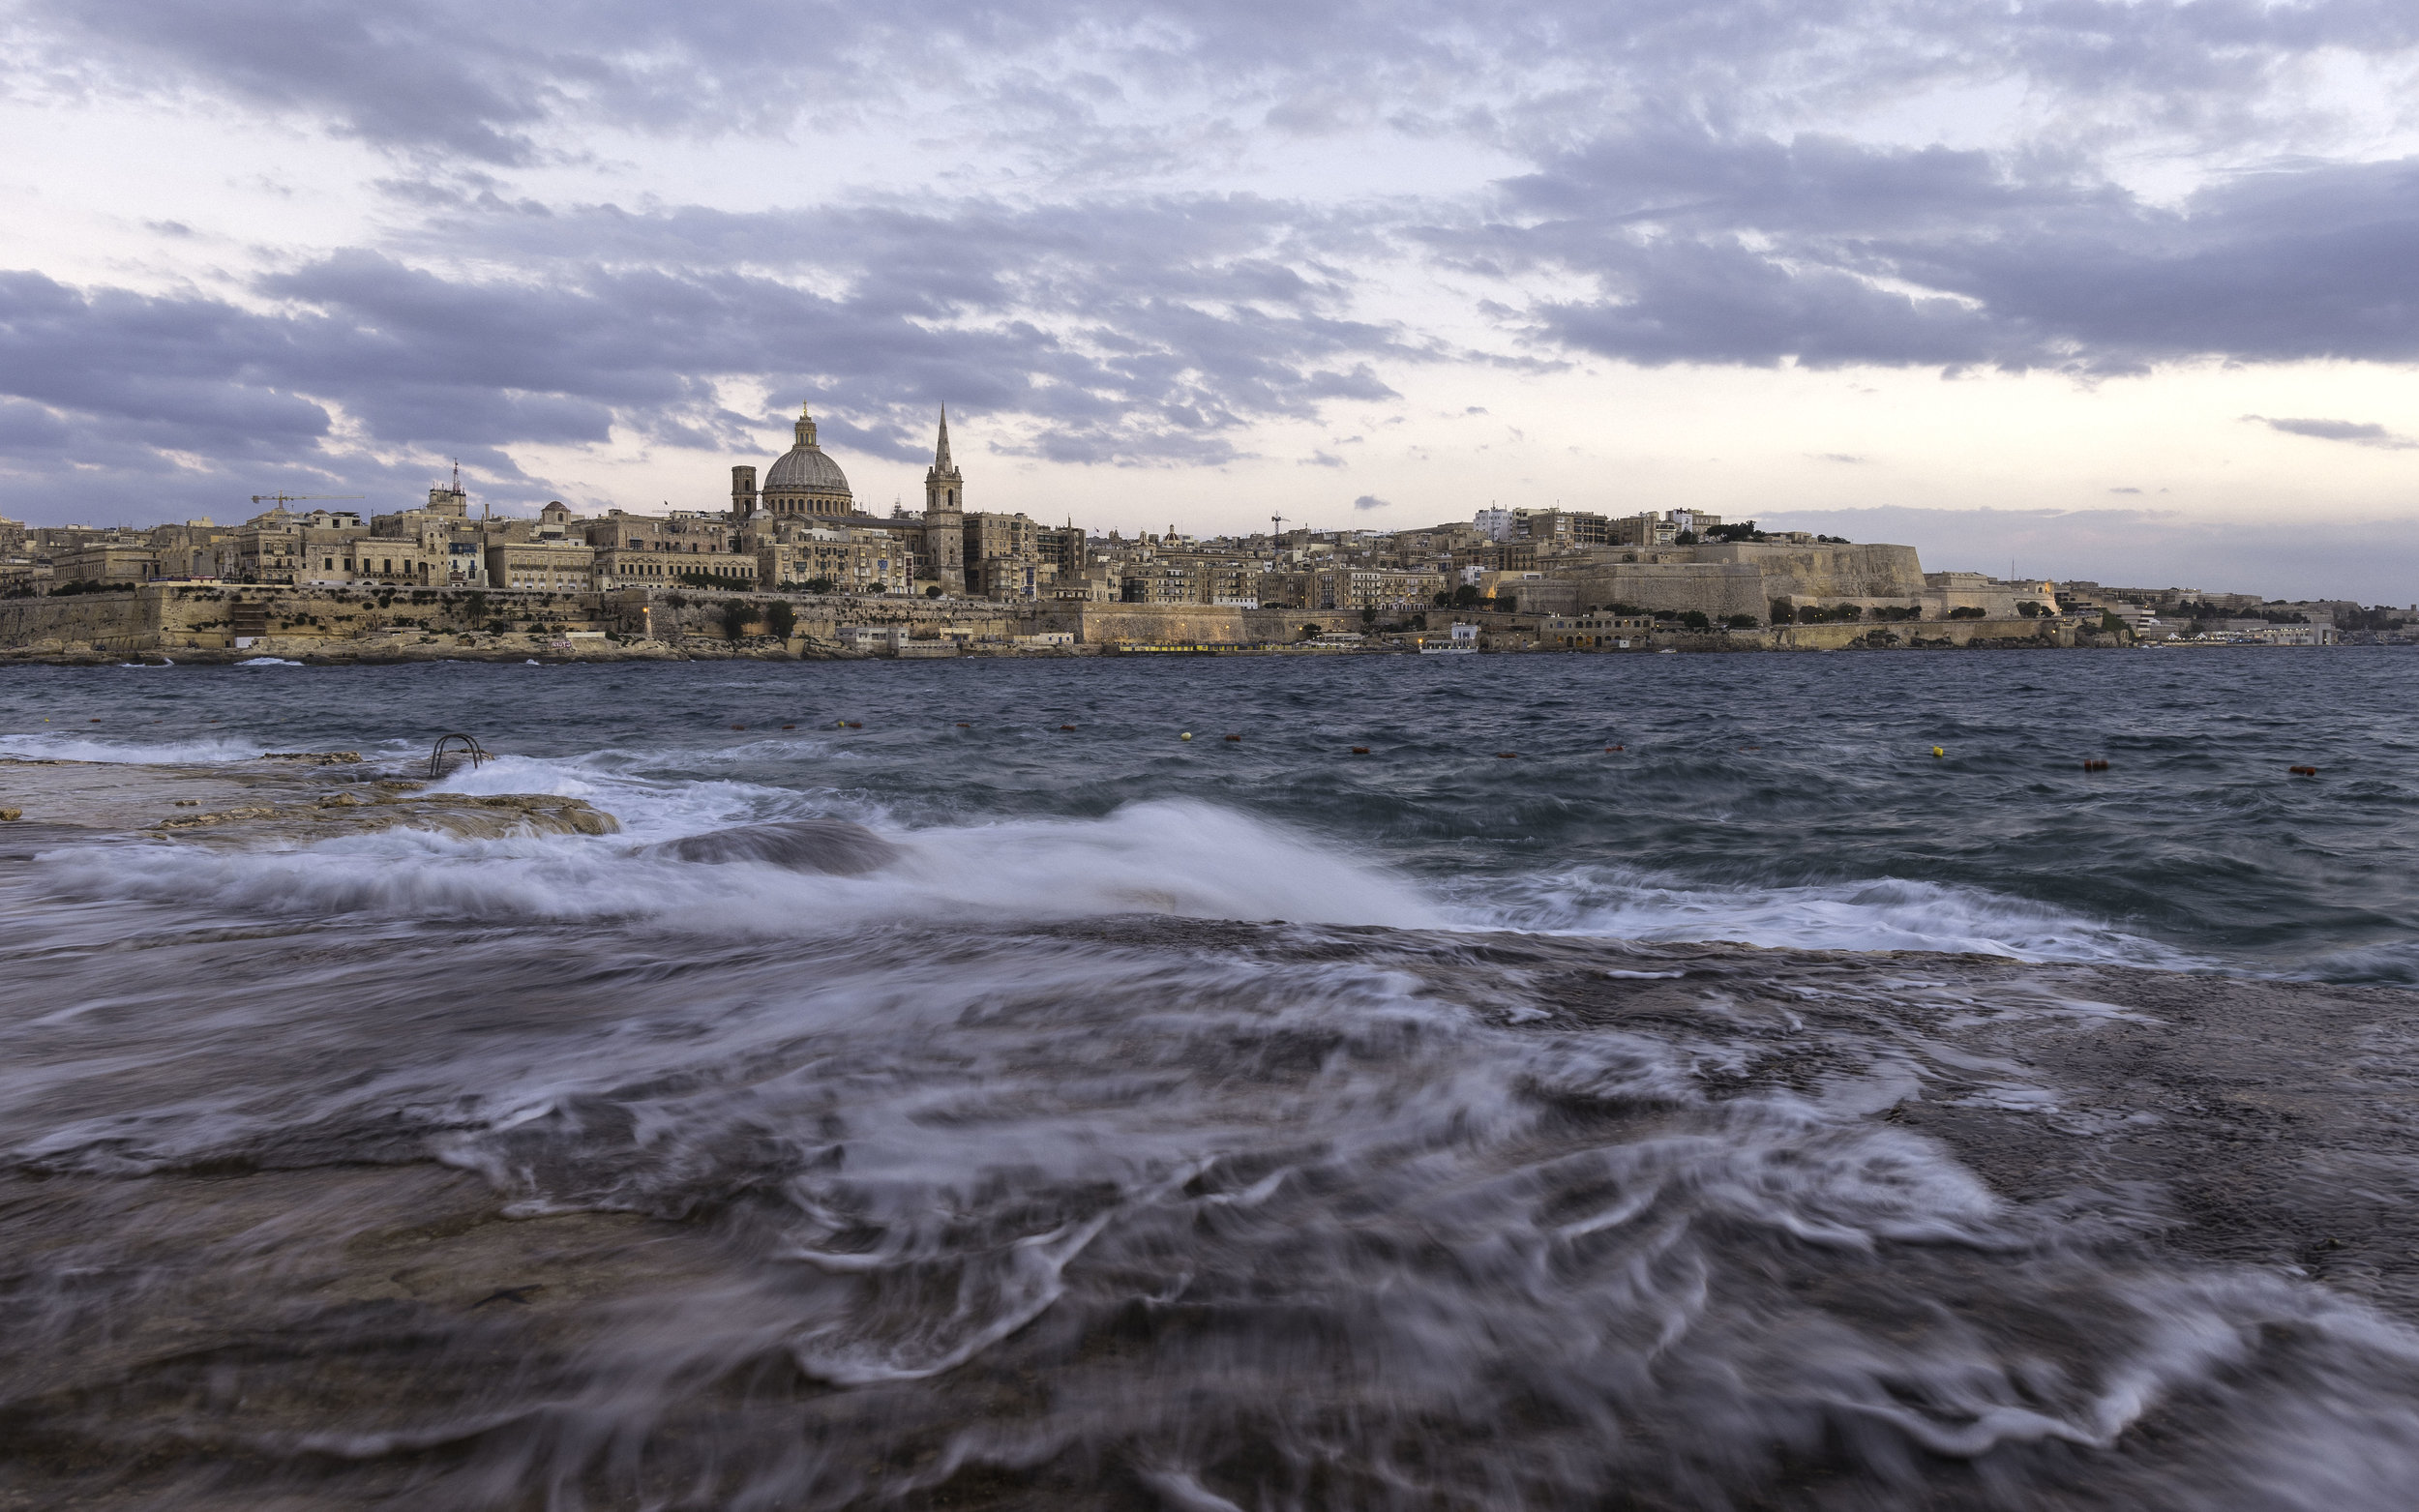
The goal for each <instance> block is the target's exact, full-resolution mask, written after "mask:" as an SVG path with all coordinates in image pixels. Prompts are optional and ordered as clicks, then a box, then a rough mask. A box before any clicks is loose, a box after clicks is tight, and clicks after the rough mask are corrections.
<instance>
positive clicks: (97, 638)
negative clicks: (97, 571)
mask: <svg viewBox="0 0 2419 1512" xmlns="http://www.w3.org/2000/svg"><path fill="white" fill-rule="evenodd" d="M159 641H160V601H159V596H158V595H157V594H156V593H147V592H145V591H144V590H141V589H136V590H135V591H134V592H132V593H77V594H71V595H69V596H68V597H66V598H55V599H54V598H35V599H0V650H12V651H26V652H31V653H35V654H39V655H46V656H62V655H72V654H75V652H78V651H84V650H91V651H100V652H124V651H149V650H152V649H154V648H156V647H157V646H158V645H159Z"/></svg>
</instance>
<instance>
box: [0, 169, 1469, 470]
mask: <svg viewBox="0 0 2419 1512" xmlns="http://www.w3.org/2000/svg"><path fill="white" fill-rule="evenodd" d="M1315 219H1316V218H1315V217H1313V216H1310V215H1308V214H1305V213H1303V212H1300V211H1299V209H1298V208H1297V207H1291V206H1284V205H1272V204H1266V203H1261V202H1258V201H1249V200H1242V199H1237V198H1232V197H1216V198H1202V199H1195V200H1162V201H1154V202H1150V203H1125V204H1118V205H1111V206H1105V207H1101V208H1099V209H1098V210H1097V211H1094V210H1092V209H1091V208H1090V207H1086V206H1061V207H1045V208H1042V209H1038V210H1022V211H1011V210H1007V209H1003V208H1001V207H999V206H996V205H991V204H988V203H968V204H958V205H949V204H940V203H936V204H928V205H926V206H924V207H922V208H919V209H917V210H914V211H908V210H904V209H900V208H898V207H892V206H859V207H855V208H853V209H851V208H847V207H839V208H834V209H833V210H831V211H829V212H827V213H825V214H822V215H820V216H815V217H801V216H797V215H788V214H784V215H767V216H754V217H748V216H729V215H719V214H709V213H705V212H699V211H685V212H676V213H667V214H662V215H653V216H635V215H629V214H625V213H622V212H619V211H612V210H608V209H591V210H573V211H566V212H564V213H562V214H557V215H552V216H549V217H543V218H529V217H525V216H523V215H521V214H519V213H517V212H515V211H513V210H511V209H510V208H505V209H488V210H482V209H479V208H477V207H475V206H474V207H472V208H469V209H458V210H456V211H453V212H449V213H448V215H447V216H446V217H445V218H443V219H441V220H440V221H438V222H432V229H431V233H430V236H431V238H432V240H441V241H442V242H443V243H444V244H445V245H446V246H448V247H449V248H452V249H453V250H455V251H457V252H460V251H463V250H470V251H475V252H479V253H481V254H482V255H483V257H485V258H486V259H489V260H490V261H491V262H492V263H493V264H502V265H509V266H511V267H512V268H513V270H514V271H513V274H512V275H511V276H509V277H482V276H477V275H468V274H440V273H437V272H433V271H431V270H430V269H428V268H425V267H417V266H413V265H412V264H410V263H407V262H405V261H403V260H402V259H401V258H400V257H398V256H395V255H391V254H389V253H387V252H375V251H369V250H363V249H353V250H348V251H344V252H337V253H334V254H332V255H329V256H325V257H322V258H319V259H317V260H315V261H312V262H309V263H305V264H302V265H300V266H296V267H293V268H289V269H287V270H286V271H284V272H281V273H277V274H274V275H270V276H267V277H264V278H262V279H261V280H259V281H258V284H257V287H258V291H259V292H260V293H262V294H264V295H266V296H269V297H271V298H273V299H274V300H276V301H277V302H278V304H279V306H280V307H281V308H280V309H279V310H277V311H273V312H267V313H263V312H261V311H254V310H247V309H244V308H241V307H238V306H236V305H233V304H230V303H228V302H225V301H222V300H215V299H211V298H208V297H204V296H199V295H184V296H175V297H166V296H162V297H144V296H136V295H133V294H128V293H124V292H121V291H114V290H108V289H102V290H97V291H81V290H76V289H72V288H69V287H67V286H65V285H63V284H60V283H58V282H54V281H52V280H49V279H47V278H45V277H43V276H42V275H40V274H32V273H26V274H15V275H5V276H0V393H5V394H12V395H15V397H16V398H17V399H19V400H24V401H27V402H29V403H32V404H36V405H40V406H43V407H44V409H45V411H46V412H48V413H49V414H51V415H52V416H54V417H62V418H63V421H74V422H75V423H76V424H79V425H85V426H89V427H105V428H107V429H108V430H110V431H111V432H112V433H113V434H114V436H115V440H114V442H113V444H112V445H110V446H108V447H105V448H103V447H96V448H95V451H96V452H98V453H109V454H115V455H118V456H120V457H123V456H124V454H125V453H126V451H127V449H128V448H129V447H135V448H142V449H147V452H148V455H149V457H150V461H148V462H145V463H143V464H141V465H135V464H134V463H128V464H127V465H128V466H129V467H131V468H132V469H133V470H132V471H130V472H128V473H127V474H126V476H127V478H128V479H130V480H134V479H137V478H139V477H142V476H147V470H148V469H150V468H151V467H153V466H154V465H155V464H161V460H162V459H164V458H167V457H168V456H169V455H170V454H172V453H184V454H191V455H194V456H200V457H206V458H214V459H219V460H238V459H252V460H269V459H282V460H290V461H293V462H296V463H298V464H301V465H311V466H337V467H340V468H341V467H343V466H347V465H350V463H349V462H346V461H345V460H343V456H342V454H343V452H344V451H345V448H346V446H347V445H349V444H350V443H349V441H348V439H347V437H348V436H349V434H350V433H351V432H352V431H353V430H358V431H359V432H360V433H361V434H362V435H364V436H366V437H367V439H368V440H369V441H370V442H371V443H372V444H373V446H374V447H376V448H378V449H381V450H386V451H390V452H391V451H398V450H400V451H402V452H403V453H406V454H411V453H460V454H462V455H465V456H468V455H472V454H473V453H474V452H476V451H480V450H481V449H484V453H485V454H486V455H489V456H491V457H493V458H494V459H496V460H495V461H494V462H493V466H492V468H491V470H492V471H493V472H494V473H495V474H496V476H497V477H498V479H499V480H510V479H511V478H512V477H513V473H512V470H511V465H510V463H509V461H508V460H506V459H508V458H509V455H510V453H511V451H512V449H513V448H515V447H519V446H526V445H530V444H545V445H551V446H570V447H577V446H582V445H595V444H600V443H603V442H606V441H607V440H609V439H610V438H612V437H613V436H615V435H616V434H628V435H632V436H635V437H637V438H639V439H641V440H644V441H654V442H660V443H665V444H671V445H678V446H720V447H724V448H727V449H729V450H731V451H732V452H734V453H737V454H740V455H748V454H752V453H753V452H754V451H756V450H757V448H758V445H759V442H758V441H757V439H756V436H757V434H758V433H760V428H762V427H764V426H765V423H766V421H767V420H768V419H769V418H771V417H766V416H760V415H739V414H734V413H732V412H731V411H730V410H729V409H728V408H727V407H726V406H725V405H724V402H723V400H722V398H721V393H722V385H723V384H724V383H725V382H727V381H728V380H732V379H745V380H749V381H752V382H755V383H761V384H762V385H763V386H764V387H765V388H767V389H768V390H770V391H771V392H772V393H773V394H775V395H778V396H781V397H782V401H783V403H784V404H786V403H787V402H788V401H789V399H790V397H791V396H797V397H804V398H808V399H811V400H814V401H815V402H816V404H817V406H818V408H819V410H821V411H822V412H823V413H824V415H825V430H826V435H827V436H828V437H829V438H830V439H832V440H834V441H836V442H838V443H840V444H844V445H851V446H858V447H862V448H864V449H866V450H870V451H873V452H876V453H878V454H880V455H883V456H888V457H892V458H896V459H899V460H912V459H914V458H916V457H918V456H920V455H921V450H922V448H923V447H924V446H926V445H928V444H929V443H928V437H927V436H926V434H925V427H926V426H927V425H928V424H929V417H930V414H931V411H932V408H933V406H935V405H936V404H938V403H941V402H944V401H945V402H948V403H950V404H952V405H953V406H956V407H958V408H960V409H961V411H962V412H965V413H968V414H970V415H971V414H987V415H990V416H994V417H998V418H1000V419H1003V420H1010V421H1014V420H1018V419H1020V418H1021V419H1022V420H1023V421H1025V422H1026V424H1025V425H1024V426H1023V427H1021V428H1015V427H1011V428H1009V429H1008V430H1002V431H1000V432H998V433H1000V434H1002V435H1006V436H1010V437H1011V439H1008V440H1003V441H1001V442H1000V443H998V445H999V446H1000V449H1001V450H1006V451H1011V452H1022V453H1025V454H1027V455H1032V456H1037V457H1042V458H1045V459H1048V460H1058V461H1071V462H1151V463H1170V462H1187V463H1206V464H1216V463H1220V462H1224V461H1228V460H1234V459H1235V458H1236V457H1238V456H1239V455H1242V453H1241V450H1240V448H1239V445H1238V438H1239V436H1241V435H1242V434H1243V433H1244V431H1245V430H1247V428H1248V427H1249V426H1250V425H1251V424H1253V423H1254V422H1256V421H1258V420H1260V419H1263V418H1266V417H1269V416H1289V417H1299V418H1311V417H1315V416H1316V414H1317V413H1318V411H1319V408H1320V406H1321V405H1323V404H1325V403H1328V402H1330V401H1333V400H1361V401H1368V400H1386V399H1390V398H1393V397H1394V394H1393V390H1392V389H1390V388H1389V386H1388V385H1387V384H1386V383H1385V382H1384V380H1383V379H1382V378H1380V377H1379V376H1378V373H1377V371H1376V368H1375V367H1374V362H1375V360H1377V359H1382V358H1383V359H1392V360H1411V361H1419V360H1426V359H1427V358H1429V357H1431V356H1433V355H1434V351H1433V349H1432V348H1431V347H1430V346H1428V345H1427V344H1425V343H1419V342H1415V341H1410V340H1408V339H1407V338H1406V337H1405V336H1404V334H1403V333H1401V332H1399V331H1397V330H1395V329H1393V328H1391V327H1388V326H1383V325H1377V324H1372V323H1368V322H1364V321H1359V320H1355V319H1352V318H1349V317H1347V316H1346V315H1344V314H1342V313H1340V312H1339V310H1340V308H1341V307H1342V306H1343V305H1345V304H1346V303H1347V302H1348V296H1349V293H1350V281H1349V279H1348V277H1347V276H1346V275H1345V274H1343V273H1342V272H1340V271H1339V270H1338V269H1336V268H1334V267H1332V266H1329V265H1326V264H1323V263H1321V262H1319V261H1318V260H1317V259H1315V258H1313V257H1309V256H1305V255H1302V254H1301V252H1300V251H1299V248H1298V247H1297V246H1296V245H1295V239H1296V236H1297V233H1298V231H1299V226H1300V225H1301V224H1302V223H1304V222H1308V221H1312V220H1315ZM806 233H811V234H806ZM800 249H806V250H804V251H801V250H800ZM783 250H787V251H788V257H787V259H786V261H785V262H783V263H782V265H781V271H782V272H783V273H786V274H787V275H789V276H788V277H779V276H776V275H775V274H774V273H773V272H769V271H750V272H740V271H734V270H735V269H736V268H739V267H755V268H762V267H763V266H764V265H765V264H767V263H770V262H772V261H773V260H774V257H773V254H774V253H776V252H780V251H783ZM801 275H806V276H810V277H809V278H808V279H807V280H800V278H799V276H801ZM800 282H813V283H814V285H815V287H813V288H808V287H801V286H800ZM339 412H341V413H342V415H343V418H344V421H345V422H346V425H345V426H344V427H343V428H342V430H343V434H340V428H339V427H338V425H337V421H336V416H337V414H338V413H339ZM29 423H30V422H29ZM36 429H37V430H39V428H38V427H37V428H36ZM1020 429H1021V430H1022V432H1023V433H1025V434H1026V435H1027V439H1025V440H1024V441H1021V442H1019V441H1016V440H1014V439H1012V437H1013V435H1014V434H1016V433H1018V431H1019V430H1020ZM93 441H94V437H93V436H92V435H91V434H90V433H89V432H85V433H82V434H81V435H80V439H79V441H78V444H83V445H88V446H90V445H92V444H93ZM531 482H532V486H542V484H543V480H531ZM129 486H130V487H138V488H139V487H148V485H147V484H144V483H139V482H131V481H130V483H129Z"/></svg>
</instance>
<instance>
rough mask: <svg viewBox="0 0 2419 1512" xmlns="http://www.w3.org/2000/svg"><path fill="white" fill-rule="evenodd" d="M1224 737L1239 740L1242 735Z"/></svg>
mask: <svg viewBox="0 0 2419 1512" xmlns="http://www.w3.org/2000/svg"><path fill="white" fill-rule="evenodd" d="M1226 738H1227V739H1229V740H1240V739H1242V738H1243V737H1242V736H1240V735H1229V736H1227V737H1226Z"/></svg>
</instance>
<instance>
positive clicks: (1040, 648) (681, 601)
mask: <svg viewBox="0 0 2419 1512" xmlns="http://www.w3.org/2000/svg"><path fill="white" fill-rule="evenodd" d="M1456 624H1458V625H1460V626H1461V627H1462V630H1461V639H1462V643H1463V645H1464V646H1466V647H1468V648H1470V649H1475V650H1477V651H1478V652H1480V653H1481V654H1490V655H1502V654H1511V655H1539V654H1557V653H1559V654H1574V655H1577V654H1623V653H1628V654H1638V653H1654V652H1659V651H1664V650H1674V651H1690V652H1730V653H1737V652H1747V651H1839V650H1893V649H1900V650H1928V649H1972V648H1990V647H2003V648H2004V647H2020V648H2028V649H2041V648H2050V647H2058V648H2074V647H2088V646H2093V645H2107V646H2114V645H2120V644H2124V643H2126V637H2121V636H2118V635H2114V634H2107V633H2098V632H2094V631H2091V630H2089V629H2086V628H2081V627H2077V626H2076V625H2075V624H2074V623H2073V622H2071V621H2070V620H2067V619H2062V618H2060V619H2053V618H2046V617H2044V618H1997V617H1975V618H1967V619H1956V620H1947V621H1912V622H1909V621H1900V622H1895V623H1890V622H1885V623H1858V622H1834V623H1826V624H1812V625H1759V626H1755V627H1752V628H1749V627H1742V628H1739V629H1719V628H1712V627H1706V628H1696V627H1692V626H1690V625H1688V624H1687V623H1685V622H1683V621H1681V620H1680V619H1678V618H1677V617H1673V618H1666V619H1657V618H1654V617H1651V616H1648V615H1643V614H1634V615H1606V614H1576V615H1557V614H1521V613H1517V612H1504V611H1501V610H1495V609H1463V610H1458V611H1455V610H1447V609H1440V610H1433V611H1429V612H1426V613H1416V614H1408V615H1403V616H1400V617H1389V618H1386V619H1383V620H1381V619H1378V618H1377V617H1376V616H1372V615H1365V614H1363V613H1361V612H1358V611H1339V610H1302V609H1290V608H1285V609H1273V608H1272V609H1262V608H1241V607H1235V606H1205V605H1146V604H1107V603H1086V604H1064V603H1048V602H1043V603H1013V602H1000V601H987V600H962V599H941V600H918V599H900V598H892V597H873V596H866V597H854V596H848V595H836V594H799V593H766V592H762V591H759V592H753V593H728V594H711V593H700V592H696V591H686V592H684V591H676V590H675V591H664V590H656V589H644V588H635V589H620V590H612V591H608V592H602V593H597V592H557V591H544V590H526V591H518V592H516V591H509V590H507V591H498V590H494V589H460V588H353V587H303V588H296V587H290V586H285V585H276V584H265V585H255V584H224V583H214V584H198V583H165V582H153V583H144V584H140V585H132V586H129V587H126V588H121V589H116V590H112V591H104V592H94V593H83V594H75V595H61V596H45V597H35V598H22V599H14V600H5V601H0V662H13V663H20V664H22V663H36V664H41V663H49V664H65V665H89V664H98V663H110V662H121V661H127V660H150V661H153V662H155V663H156V662H158V661H161V660H163V659H164V660H166V661H169V662H174V663H180V664H189V665H222V664H226V663H231V662H241V661H246V660H252V659H256V658H262V657H276V658H279V659H284V660H293V661H305V662H318V663H381V662H395V663H410V662H428V661H504V662H522V661H527V660H530V659H536V660H539V661H562V662H621V661H724V660H731V659H733V658H741V659H758V660H854V659H863V658H907V659H913V658H917V657H984V656H995V657H1000V656H1004V657H1092V656H1134V655H1162V656H1181V655H1270V656H1335V655H1347V656H1349V655H1362V656H1366V655H1404V654H1416V653H1418V652H1419V650H1421V649H1422V648H1423V647H1436V646H1442V645H1448V644H1450V643H1452V641H1453V639H1454V633H1453V627H1454V626H1455V625H1456Z"/></svg>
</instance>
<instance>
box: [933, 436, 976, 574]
mask: <svg viewBox="0 0 2419 1512" xmlns="http://www.w3.org/2000/svg"><path fill="white" fill-rule="evenodd" d="M924 554H925V557H926V558H927V559H928V560H929V561H930V562H931V564H932V580H933V581H935V582H937V583H939V584H940V585H941V592H943V593H964V592H965V591H966V479H965V476H964V475H963V474H961V473H960V472H959V471H958V466H957V463H956V462H954V461H951V460H949V412H948V410H946V409H943V410H942V411H941V438H940V440H939V442H938V443H937V444H936V445H935V446H934V448H933V464H932V465H931V466H930V467H927V468H925V469H924Z"/></svg>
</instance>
